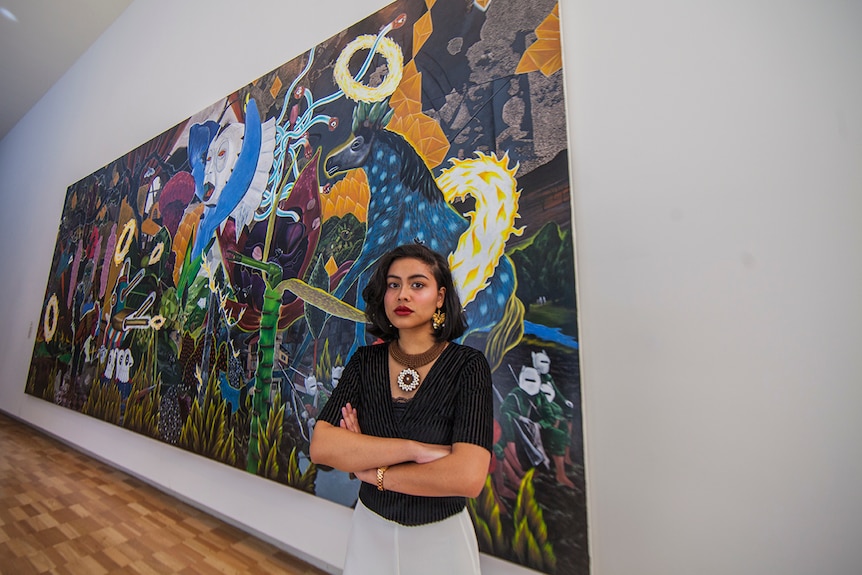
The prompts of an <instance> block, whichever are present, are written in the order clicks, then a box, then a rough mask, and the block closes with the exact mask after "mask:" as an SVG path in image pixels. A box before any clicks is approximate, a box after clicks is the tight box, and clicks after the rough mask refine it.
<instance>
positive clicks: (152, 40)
mask: <svg viewBox="0 0 862 575" xmlns="http://www.w3.org/2000/svg"><path fill="white" fill-rule="evenodd" d="M438 1H460V0H438ZM512 1H515V0H493V3H500V4H504V3H506V2H512ZM518 1H525V0H518ZM526 1H529V0H526ZM385 4H386V2H385V0H383V1H381V0H318V1H317V2H314V3H308V2H298V1H294V0H278V1H277V0H268V1H267V0H250V1H246V2H233V1H228V0H184V1H183V2H176V1H172V0H136V1H135V2H134V3H133V4H132V5H131V6H130V7H129V8H128V10H127V11H126V12H125V13H124V14H123V15H122V16H120V18H119V19H118V20H117V21H116V22H115V23H114V24H113V25H112V26H111V27H110V28H109V29H108V30H107V32H106V33H105V34H104V35H103V36H102V37H101V38H100V39H99V40H98V41H97V42H96V43H95V45H93V47H92V48H91V49H90V50H89V51H88V52H86V53H85V54H84V55H83V56H82V57H81V59H80V60H78V62H77V63H76V64H75V65H74V66H73V67H72V68H71V69H70V70H69V71H68V73H67V74H66V75H65V76H64V77H63V78H62V79H61V80H60V81H59V82H58V83H57V84H56V85H55V86H54V87H53V88H52V89H51V90H50V91H49V92H48V94H46V96H45V97H44V98H43V99H42V100H41V101H40V102H39V103H38V104H37V105H36V106H35V107H34V108H33V109H32V111H31V112H30V113H29V114H28V115H27V116H26V117H25V118H24V119H23V120H21V122H20V123H19V124H18V125H17V126H16V127H15V128H14V129H13V130H12V131H11V132H10V133H9V134H8V135H7V136H6V137H5V138H4V139H3V140H2V141H0V245H2V250H0V410H2V411H4V412H6V413H8V414H11V415H13V416H15V417H17V418H19V419H22V420H24V421H27V422H29V423H30V424H32V425H34V426H36V427H38V428H40V429H43V430H45V431H47V432H49V433H51V434H53V435H55V436H58V437H60V438H62V439H63V440H64V441H66V442H68V443H70V444H72V445H74V446H77V447H78V448H80V449H83V450H85V451H87V452H89V453H91V454H93V455H95V456H97V457H99V458H100V459H103V460H106V461H109V462H111V463H113V464H115V465H117V466H119V467H121V468H123V469H125V470H127V471H129V472H131V473H133V474H135V475H137V476H139V477H141V478H143V479H145V480H147V481H148V482H151V483H153V484H154V485H156V486H158V487H160V488H162V489H165V490H167V491H169V492H171V493H173V494H175V495H178V496H179V497H181V498H182V499H184V500H187V501H189V502H192V503H194V504H195V505H197V506H200V507H203V508H205V509H207V510H209V511H211V512H213V513H214V514H216V515H218V516H221V517H223V518H226V519H228V520H230V521H231V522H233V523H235V524H238V525H243V526H245V527H246V528H247V529H249V530H251V531H253V532H255V533H257V534H258V535H261V536H262V537H264V538H266V539H268V540H270V541H272V542H275V543H277V544H279V545H281V546H283V547H286V548H288V549H290V550H292V551H293V552H294V553H296V554H298V555H299V556H300V557H302V558H304V559H306V560H308V561H310V562H312V563H313V564H315V565H318V566H320V567H323V568H324V569H326V570H328V571H330V572H332V573H338V572H339V571H340V569H341V565H342V563H343V558H344V551H343V548H344V543H345V541H346V536H347V519H348V517H349V514H350V510H349V509H347V508H345V507H342V506H340V505H337V504H333V503H329V502H327V501H325V500H322V499H320V498H315V497H312V496H307V495H305V494H302V493H299V492H297V491H295V490H292V489H290V488H287V487H284V486H281V485H279V484H276V483H274V482H272V481H268V480H263V479H259V478H256V477H253V476H251V475H249V474H247V473H244V472H241V471H237V470H234V469H231V468H228V467H227V466H224V465H221V464H218V463H215V462H213V461H210V460H207V459H204V458H201V457H198V456H195V455H192V454H189V453H187V452H185V451H182V450H180V449H176V448H173V447H169V446H167V445H163V444H161V443H159V442H157V441H153V440H151V439H147V438H145V437H143V436H140V435H137V434H133V433H129V432H126V431H125V430H123V429H121V428H118V427H116V426H113V425H109V424H105V423H102V422H100V421H97V420H95V419H92V418H89V417H86V416H83V415H80V414H78V413H75V412H72V411H70V410H67V409H63V408H60V407H57V406H54V405H51V404H49V403H47V402H45V401H42V400H40V399H36V398H33V397H29V396H26V395H25V394H24V386H25V383H26V378H27V371H28V368H29V363H30V355H31V353H32V346H33V340H34V336H35V330H36V326H37V324H38V322H39V317H40V311H41V309H40V308H41V305H42V299H43V296H44V290H45V285H46V282H47V277H48V273H49V268H50V264H51V257H52V255H53V249H54V243H55V240H56V232H57V226H58V223H59V219H60V214H61V210H62V206H63V200H64V196H65V191H66V188H67V187H68V186H69V185H70V184H71V183H73V182H75V181H77V180H79V179H81V178H82V177H84V176H86V175H88V174H90V173H92V172H93V171H95V170H96V169H98V168H100V167H102V166H103V165H104V164H106V163H108V162H110V161H111V160H114V159H115V158H117V157H119V156H121V155H122V154H124V153H126V152H127V151H129V150H131V149H133V148H135V147H136V146H138V145H139V144H141V143H143V142H145V141H147V140H148V139H149V138H151V137H153V136H155V135H157V134H159V133H161V132H162V131H164V130H165V129H167V128H169V127H170V126H172V125H174V124H176V123H177V122H179V121H181V120H184V119H185V118H187V117H188V116H190V115H191V114H193V113H194V112H197V111H199V110H200V109H202V108H204V107H206V106H208V105H209V104H211V103H212V102H213V101H215V100H216V99H218V98H220V97H221V96H224V95H225V94H227V93H229V92H231V91H233V90H235V89H237V88H239V87H241V86H243V85H245V84H246V83H248V82H250V81H251V80H253V79H255V78H257V77H259V76H261V75H262V74H264V73H265V72H268V71H270V70H272V69H273V68H275V67H277V66H278V65H280V64H282V63H284V62H286V61H288V60H290V59H292V58H294V57H295V56H297V55H299V54H301V53H303V52H304V51H305V50H307V49H308V48H310V47H311V46H313V45H315V44H316V43H317V42H319V41H321V40H323V39H326V38H328V37H330V36H331V35H333V34H335V33H337V32H339V31H341V30H342V29H344V28H346V27H347V26H349V25H350V24H352V23H354V22H356V21H358V20H360V19H362V18H363V17H364V16H366V15H368V14H370V13H372V12H375V11H376V10H378V9H379V8H381V7H382V6H384V5H385ZM560 12H561V18H562V26H563V42H564V51H565V54H564V63H565V74H566V87H567V94H566V96H567V107H568V110H569V117H568V129H569V141H570V144H571V145H570V161H571V169H572V172H571V176H572V183H573V197H574V212H575V213H574V218H575V223H576V230H575V233H576V241H577V246H576V247H577V258H578V260H577V264H578V289H579V309H580V321H581V325H580V333H581V349H582V377H583V379H582V381H583V397H584V406H583V407H584V413H585V422H586V430H585V431H586V433H585V435H586V442H587V445H586V451H587V466H586V471H587V484H588V485H587V487H588V503H589V510H588V513H589V517H588V519H589V522H590V533H589V538H590V545H591V556H592V564H593V572H594V573H596V574H601V575H616V574H623V575H628V574H638V575H651V574H656V575H658V574H661V575H668V574H673V575H675V574H679V575H688V574H692V573H697V574H700V575H704V574H716V575H718V574H721V575H724V574H726V573H730V572H732V573H735V574H736V575H741V574H752V575H755V574H756V575H760V574H763V573H781V574H783V575H796V574H799V575H803V574H804V575H808V574H810V573H818V574H821V575H822V574H830V575H831V574H835V575H839V574H850V573H859V572H862V545H860V544H859V541H860V535H862V487H860V486H862V447H860V444H862V351H860V350H862V293H860V292H862V257H860V256H862V33H860V30H862V2H857V1H839V0H819V1H815V0H808V1H805V0H785V1H779V0H772V1H767V0H703V1H700V2H690V1H684V0H678V1H672V0H659V1H656V2H640V1H637V0H620V1H598V0H562V5H561V7H560ZM3 81H14V80H13V79H8V78H4V79H3ZM483 563H484V567H485V572H486V573H494V574H515V573H524V572H525V570H523V569H521V568H519V567H516V566H513V565H511V564H508V563H504V562H501V561H498V560H495V559H493V558H489V557H483ZM561 575H567V574H561Z"/></svg>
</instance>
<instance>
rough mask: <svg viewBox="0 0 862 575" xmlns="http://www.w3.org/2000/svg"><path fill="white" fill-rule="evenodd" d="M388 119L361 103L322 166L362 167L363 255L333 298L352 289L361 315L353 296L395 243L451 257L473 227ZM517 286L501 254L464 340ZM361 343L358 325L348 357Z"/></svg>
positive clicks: (473, 306)
mask: <svg viewBox="0 0 862 575" xmlns="http://www.w3.org/2000/svg"><path fill="white" fill-rule="evenodd" d="M391 117H392V110H391V109H390V108H389V104H388V102H387V101H382V102H377V103H375V104H373V105H372V104H366V103H362V102H360V103H359V104H358V105H357V106H356V108H355V109H354V112H353V124H352V132H353V133H352V134H351V136H350V138H349V139H348V140H347V141H346V142H345V143H344V144H342V145H341V146H339V147H338V148H336V149H335V150H334V151H333V152H332V153H331V154H330V155H329V156H328V157H327V159H326V162H325V164H324V169H325V170H326V174H327V176H329V177H332V176H334V175H336V174H338V173H340V172H344V171H347V170H351V169H355V168H362V169H363V170H365V174H366V176H367V179H368V185H369V187H370V190H371V195H370V201H369V204H368V218H367V228H366V233H365V243H364V244H363V246H362V251H361V252H360V254H359V256H358V257H357V258H356V260H355V261H354V262H353V265H352V266H351V267H350V269H349V270H348V272H347V273H346V274H345V275H344V277H343V278H342V279H341V281H340V282H339V284H338V286H336V288H335V290H334V291H333V295H334V296H335V297H337V298H338V299H343V298H344V296H345V295H346V294H347V292H348V290H349V289H350V288H351V287H352V286H353V285H354V284H355V285H356V293H357V302H356V307H357V308H359V309H364V307H365V303H364V302H363V301H362V298H361V296H360V295H359V294H361V293H362V289H363V288H364V287H365V285H366V283H367V281H368V278H369V277H370V275H371V273H372V271H373V266H374V263H375V262H376V261H377V259H378V258H379V257H380V256H382V255H383V254H384V253H386V252H387V251H388V250H390V249H392V248H394V247H395V246H398V245H401V244H405V243H412V242H419V243H422V244H424V245H426V246H428V247H429V248H431V249H433V250H434V251H436V252H439V253H441V254H443V255H449V254H450V253H452V252H453V251H455V249H456V247H457V245H458V239H459V238H460V237H461V235H462V234H463V233H464V232H465V231H466V230H468V229H469V227H470V225H471V224H470V221H469V220H467V219H466V218H465V217H464V216H462V215H461V214H460V213H458V212H457V211H456V210H455V209H454V208H453V207H452V206H451V205H449V203H448V202H447V201H446V199H445V198H444V196H443V192H441V191H440V188H439V187H438V186H437V183H436V181H435V179H434V176H433V174H432V173H431V172H430V171H429V170H428V167H427V166H426V165H425V162H424V161H423V160H422V158H421V157H420V156H419V154H418V153H417V152H416V150H415V149H414V148H413V146H411V145H410V144H409V143H408V142H407V141H406V140H405V139H404V138H403V137H402V136H400V135H399V134H396V133H395V132H391V131H389V130H386V129H385V128H386V125H387V124H388V123H389V120H390V119H391ZM515 281H516V280H515V273H514V269H513V267H512V262H511V261H510V260H509V258H508V257H507V256H505V255H504V256H502V257H501V258H500V261H499V263H498V265H497V268H496V270H495V272H494V275H493V277H492V278H491V279H490V281H489V284H488V286H487V287H486V288H485V289H484V290H482V291H480V292H479V293H478V294H477V296H476V297H475V299H474V300H473V301H471V302H469V303H468V304H467V306H466V307H465V312H466V315H467V320H468V323H469V326H470V327H469V331H468V333H470V332H471V331H477V330H481V329H484V328H487V327H489V326H493V325H495V324H497V323H498V322H499V321H500V320H501V318H502V317H503V314H504V313H505V310H506V303H507V301H508V300H509V298H510V297H512V295H513V293H514V290H515ZM466 335H467V334H465V336H464V337H466ZM364 339H365V326H364V324H357V325H356V337H355V338H354V343H353V347H352V348H351V350H350V353H351V354H352V353H353V351H355V349H356V347H358V346H359V345H363V344H364Z"/></svg>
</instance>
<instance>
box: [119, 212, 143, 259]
mask: <svg viewBox="0 0 862 575" xmlns="http://www.w3.org/2000/svg"><path fill="white" fill-rule="evenodd" d="M137 227H138V225H137V224H136V223H135V220H129V221H128V222H126V225H125V226H124V227H123V231H122V232H120V238H119V239H118V240H117V247H116V249H115V250H114V263H115V264H117V265H120V264H121V263H123V260H124V259H126V254H127V253H129V248H131V247H132V240H133V239H134V237H135V231H136V230H137Z"/></svg>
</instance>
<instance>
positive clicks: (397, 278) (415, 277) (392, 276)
mask: <svg viewBox="0 0 862 575" xmlns="http://www.w3.org/2000/svg"><path fill="white" fill-rule="evenodd" d="M386 279H388V280H400V279H401V276H396V275H394V274H389V275H387V276H386ZM407 279H408V280H415V279H425V280H427V279H428V276H426V275H425V274H413V275H412V276H407Z"/></svg>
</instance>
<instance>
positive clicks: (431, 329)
mask: <svg viewBox="0 0 862 575" xmlns="http://www.w3.org/2000/svg"><path fill="white" fill-rule="evenodd" d="M362 297H363V298H364V300H365V302H366V316H367V317H368V321H369V323H370V324H371V325H370V326H369V328H368V331H369V332H370V333H371V334H373V335H376V336H378V337H380V338H381V339H383V340H384V342H385V343H383V344H380V345H371V346H366V347H362V348H360V349H358V350H357V351H356V353H355V354H354V355H353V357H351V358H350V361H349V362H348V363H347V365H346V366H345V369H344V373H343V374H342V376H341V381H340V383H339V385H338V387H337V388H336V389H335V391H334V392H333V395H332V398H331V399H330V400H329V402H328V403H327V404H326V406H325V407H324V409H323V411H322V412H321V414H320V417H319V418H318V421H317V424H316V426H315V429H314V435H313V437H312V441H311V459H312V461H314V462H315V463H316V464H319V465H328V466H331V467H335V468H337V469H340V470H342V471H347V472H351V473H354V474H355V475H356V477H357V478H359V479H360V480H361V481H362V485H361V487H360V489H359V500H358V501H357V503H356V509H355V511H354V514H353V523H352V528H351V533H350V539H349V542H348V549H347V558H346V562H345V568H344V573H345V575H365V574H372V573H373V574H374V575H387V574H393V575H394V574H401V575H408V574H409V575H421V574H425V573H427V574H434V575H439V574H440V573H448V574H450V575H462V574H473V573H476V574H478V573H479V552H478V547H477V544H476V536H475V532H474V530H473V525H472V522H471V521H470V516H469V513H468V511H467V509H466V498H468V497H476V496H477V495H478V494H479V493H480V492H481V490H482V487H483V486H484V484H485V478H486V476H487V474H488V464H489V462H490V457H491V451H490V450H491V446H492V435H493V399H492V395H491V370H490V368H489V366H488V362H487V361H486V360H485V357H484V356H483V355H482V354H481V353H480V352H478V351H476V350H475V349H473V348H470V347H466V346H463V345H459V344H457V343H454V342H453V341H452V340H454V339H456V338H458V337H460V336H461V335H463V333H464V331H465V330H466V327H467V325H466V320H465V318H464V313H463V310H462V308H461V302H460V300H459V299H458V294H457V292H456V291H455V287H454V285H453V283H452V274H451V271H450V270H449V266H448V264H447V262H446V260H445V259H444V258H443V256H441V255H440V254H438V253H436V252H434V251H432V250H430V249H428V248H427V247H425V246H422V245H418V244H410V245H403V246H399V247H397V248H395V249H393V250H392V251H390V252H388V253H387V254H385V255H384V256H383V257H381V258H380V259H379V260H378V263H377V268H376V270H375V272H374V275H373V277H372V278H371V280H370V281H369V283H368V285H367V286H366V288H365V289H364V290H363V292H362Z"/></svg>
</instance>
